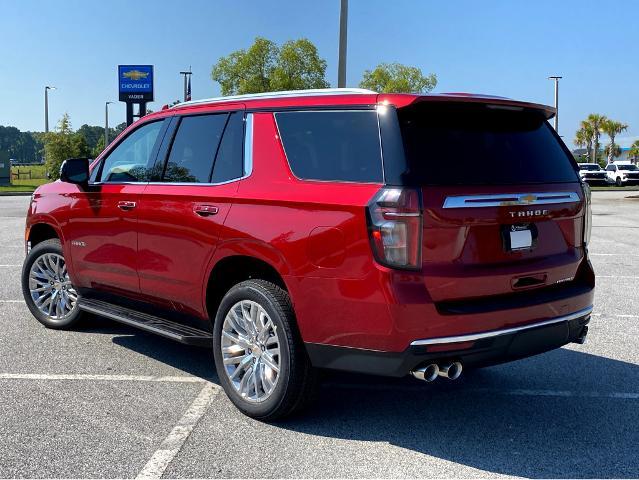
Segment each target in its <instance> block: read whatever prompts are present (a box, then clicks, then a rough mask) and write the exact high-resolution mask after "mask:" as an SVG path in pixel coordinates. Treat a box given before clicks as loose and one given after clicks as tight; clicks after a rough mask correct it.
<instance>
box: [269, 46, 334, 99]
mask: <svg viewBox="0 0 639 480" xmlns="http://www.w3.org/2000/svg"><path fill="white" fill-rule="evenodd" d="M325 73H326V60H324V59H323V58H320V56H319V55H318V53H317V48H316V47H315V45H313V44H312V43H311V42H310V41H309V40H307V39H306V38H301V39H299V40H290V41H288V42H286V43H284V45H282V48H281V49H280V51H279V56H278V59H277V64H276V65H275V67H274V68H273V70H272V72H271V78H270V88H271V90H272V91H280V90H304V89H307V88H328V87H329V86H330V85H329V83H328V82H327V81H326V79H325V78H324V75H325Z"/></svg>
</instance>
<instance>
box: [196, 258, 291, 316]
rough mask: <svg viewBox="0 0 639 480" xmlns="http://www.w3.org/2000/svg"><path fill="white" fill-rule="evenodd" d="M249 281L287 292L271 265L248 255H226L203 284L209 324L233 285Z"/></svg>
mask: <svg viewBox="0 0 639 480" xmlns="http://www.w3.org/2000/svg"><path fill="white" fill-rule="evenodd" d="M249 279H261V280H267V281H269V282H272V283H274V284H275V285H277V286H279V287H280V288H282V289H284V290H285V291H287V292H288V291H289V290H288V287H287V285H286V282H285V281H284V277H283V276H282V274H281V273H280V272H279V271H278V269H277V268H276V267H275V266H274V265H272V264H271V263H269V262H267V261H265V260H264V259H261V258H258V257H255V256H250V255H242V254H235V255H228V256H226V257H224V258H222V259H220V260H219V261H218V262H217V263H215V265H214V266H213V268H212V269H211V270H210V272H209V275H208V277H207V281H206V284H205V286H206V290H205V296H204V298H205V308H206V312H207V314H208V318H209V319H211V322H212V321H213V319H214V318H215V314H216V313H217V308H218V306H219V304H220V302H221V300H222V298H223V297H224V295H225V294H226V292H228V291H229V289H230V288H231V287H232V286H233V285H236V284H238V283H240V282H242V281H244V280H249Z"/></svg>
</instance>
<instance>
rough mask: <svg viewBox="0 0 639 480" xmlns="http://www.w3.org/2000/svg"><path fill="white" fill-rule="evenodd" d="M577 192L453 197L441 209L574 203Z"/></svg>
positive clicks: (576, 198)
mask: <svg viewBox="0 0 639 480" xmlns="http://www.w3.org/2000/svg"><path fill="white" fill-rule="evenodd" d="M578 201H579V195H578V194H577V192H543V193H504V194H486V195H455V196H450V197H446V200H444V207H443V208H479V207H511V206H518V205H523V206H528V205H550V204H558V203H575V202H578Z"/></svg>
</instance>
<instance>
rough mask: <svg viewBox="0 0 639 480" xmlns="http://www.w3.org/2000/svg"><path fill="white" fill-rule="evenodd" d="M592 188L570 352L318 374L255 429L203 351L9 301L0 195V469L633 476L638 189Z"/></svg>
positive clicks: (6, 219) (8, 232) (8, 215)
mask: <svg viewBox="0 0 639 480" xmlns="http://www.w3.org/2000/svg"><path fill="white" fill-rule="evenodd" d="M629 195H631V193H625V192H595V193H594V194H593V198H594V202H593V213H594V217H593V218H594V221H593V223H594V228H593V240H592V244H591V251H592V254H593V255H592V261H593V264H594V266H595V270H596V272H597V274H598V277H599V278H598V281H597V294H596V304H595V316H594V319H593V322H592V324H591V325H592V326H591V329H590V335H589V337H588V342H587V343H586V344H585V345H569V346H566V347H564V348H562V349H559V350H556V351H554V352H550V353H547V354H544V355H540V356H537V357H533V358H529V359H526V360H522V361H519V362H515V363H511V364H507V365H502V366H498V367H492V368H489V369H484V370H480V371H475V372H468V373H465V374H464V375H463V376H462V379H460V380H459V381H457V382H448V381H443V380H440V381H436V382H434V383H432V384H422V383H418V382H416V381H414V380H412V379H402V380H392V379H391V380H389V379H382V378H374V377H365V376H355V375H346V374H336V373H327V374H326V375H325V376H324V379H323V386H322V388H321V390H320V392H319V395H318V398H317V401H316V403H315V406H314V407H313V409H312V410H311V411H310V412H308V413H307V414H306V415H305V416H303V417H300V418H295V419H291V420H288V421H286V422H281V423H278V424H275V425H268V424H264V423H260V422H256V421H254V420H251V419H249V418H247V417H244V416H242V415H241V414H240V413H239V412H238V411H237V410H235V409H234V408H233V406H232V404H231V403H230V402H229V401H228V400H227V399H226V397H225V396H224V394H223V393H220V389H219V387H218V386H217V379H216V378H215V374H214V368H213V365H212V358H211V352H210V351H209V350H207V349H200V348H193V347H186V346H183V345H179V344H175V343H172V342H170V341H168V340H164V339H162V338H158V337H154V336H151V335H148V334H145V333H142V332H139V331H137V330H133V329H130V328H127V327H125V326H121V325H119V324H116V323H112V322H109V321H107V320H103V319H99V318H93V319H92V321H91V323H89V324H87V325H85V326H84V327H82V329H80V330H77V331H72V332H57V331H51V330H46V329H44V328H43V327H41V326H40V324H39V323H37V322H36V320H35V319H34V318H33V317H32V316H31V315H30V314H29V311H28V310H27V308H26V306H25V304H24V303H23V302H22V300H21V298H22V295H21V293H20V284H19V275H20V266H21V263H22V259H23V255H24V253H23V248H22V237H23V226H24V213H25V211H26V207H27V204H28V200H29V199H28V197H0V227H1V228H0V329H1V330H0V331H1V332H2V333H1V334H0V411H1V412H2V415H0V452H2V453H0V477H14V476H21V477H24V476H27V477H135V476H137V475H141V476H142V477H149V478H152V477H157V476H159V475H162V474H164V476H167V477H236V478H237V477H418V476H419V477H443V476H447V477H487V476H526V477H637V476H639V455H638V454H637V446H638V445H639V431H638V429H637V425H639V348H638V347H637V341H638V339H639V295H638V293H639V292H638V291H639V288H638V286H637V285H638V282H639V249H638V248H637V246H638V245H639V199H632V198H626V197H627V196H629Z"/></svg>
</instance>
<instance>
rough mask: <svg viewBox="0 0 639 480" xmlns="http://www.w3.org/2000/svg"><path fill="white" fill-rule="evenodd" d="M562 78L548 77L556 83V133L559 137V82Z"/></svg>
mask: <svg viewBox="0 0 639 480" xmlns="http://www.w3.org/2000/svg"><path fill="white" fill-rule="evenodd" d="M562 78H563V77H557V76H551V77H548V80H554V81H555V110H557V113H555V132H557V135H559V80H561V79H562Z"/></svg>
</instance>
